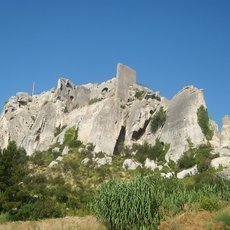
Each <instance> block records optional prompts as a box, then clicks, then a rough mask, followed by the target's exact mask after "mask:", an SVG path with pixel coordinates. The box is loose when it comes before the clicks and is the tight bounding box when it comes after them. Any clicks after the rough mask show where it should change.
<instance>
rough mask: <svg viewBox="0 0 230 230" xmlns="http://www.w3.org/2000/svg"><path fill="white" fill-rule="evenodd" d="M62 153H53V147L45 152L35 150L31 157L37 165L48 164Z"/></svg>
mask: <svg viewBox="0 0 230 230" xmlns="http://www.w3.org/2000/svg"><path fill="white" fill-rule="evenodd" d="M59 155H60V153H56V152H55V153H53V152H52V150H51V149H49V150H48V151H44V152H35V153H34V154H33V155H32V156H31V157H30V161H31V162H32V163H33V164H34V165H37V166H47V167H48V165H49V164H50V163H51V162H52V161H54V160H55V159H56V158H57V157H58V156H59Z"/></svg>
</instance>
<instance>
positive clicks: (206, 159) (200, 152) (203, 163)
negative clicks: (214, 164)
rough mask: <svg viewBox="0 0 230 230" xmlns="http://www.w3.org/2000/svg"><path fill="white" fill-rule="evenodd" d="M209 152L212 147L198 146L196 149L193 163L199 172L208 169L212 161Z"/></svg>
mask: <svg viewBox="0 0 230 230" xmlns="http://www.w3.org/2000/svg"><path fill="white" fill-rule="evenodd" d="M211 150H212V147H211V146H210V145H200V146H199V147H198V148H197V149H196V156H195V161H196V164H197V169H198V171H199V172H203V171H206V170H207V169H209V167H210V163H211V160H212V159H213V156H212V154H211Z"/></svg>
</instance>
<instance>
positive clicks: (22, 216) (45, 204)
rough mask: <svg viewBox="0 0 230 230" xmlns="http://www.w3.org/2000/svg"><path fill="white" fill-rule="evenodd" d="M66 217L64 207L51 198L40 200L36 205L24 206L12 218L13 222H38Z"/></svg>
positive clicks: (28, 204)
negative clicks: (39, 220)
mask: <svg viewBox="0 0 230 230" xmlns="http://www.w3.org/2000/svg"><path fill="white" fill-rule="evenodd" d="M64 215H65V211H64V209H63V206H62V205H60V204H59V203H57V202H55V201H54V200H51V199H49V198H44V199H39V200H37V201H36V202H34V203H27V204H24V205H23V206H22V207H21V208H20V209H19V211H18V212H17V213H16V214H15V215H14V216H13V217H12V220H38V219H45V218H60V217H63V216H64Z"/></svg>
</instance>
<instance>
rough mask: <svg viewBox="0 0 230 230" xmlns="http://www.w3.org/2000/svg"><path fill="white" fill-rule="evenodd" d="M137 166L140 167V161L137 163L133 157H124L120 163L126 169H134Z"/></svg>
mask: <svg viewBox="0 0 230 230" xmlns="http://www.w3.org/2000/svg"><path fill="white" fill-rule="evenodd" d="M138 167H142V165H141V163H139V162H137V161H135V160H133V159H126V160H125V161H124V162H123V165H122V168H123V169H128V170H135V169H137V168H138Z"/></svg>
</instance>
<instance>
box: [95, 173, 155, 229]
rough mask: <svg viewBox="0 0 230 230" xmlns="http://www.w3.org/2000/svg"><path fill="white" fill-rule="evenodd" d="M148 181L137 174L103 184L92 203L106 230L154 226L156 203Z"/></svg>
mask: <svg viewBox="0 0 230 230" xmlns="http://www.w3.org/2000/svg"><path fill="white" fill-rule="evenodd" d="M152 187H153V185H151V184H150V181H148V180H143V178H141V177H139V178H136V179H135V180H133V181H131V182H129V183H124V182H118V181H110V182H109V183H107V184H104V185H103V186H102V187H101V189H100V190H99V192H98V193H97V196H96V197H95V199H94V202H93V205H92V207H93V210H94V212H95V214H96V215H97V216H98V217H99V218H100V219H101V220H102V221H103V222H104V223H105V224H106V226H107V227H108V229H141V228H145V229H157V225H158V216H157V210H158V204H157V201H156V199H155V194H154V191H153V189H152Z"/></svg>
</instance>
